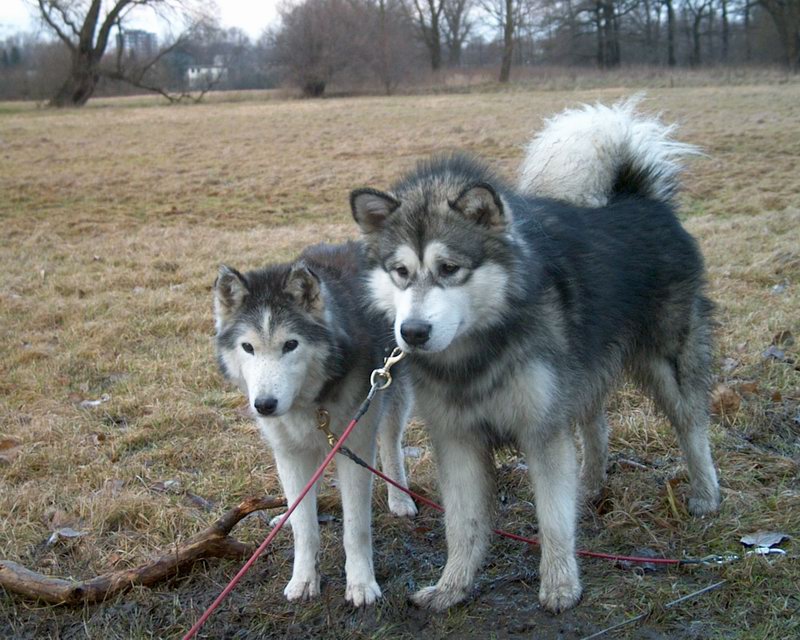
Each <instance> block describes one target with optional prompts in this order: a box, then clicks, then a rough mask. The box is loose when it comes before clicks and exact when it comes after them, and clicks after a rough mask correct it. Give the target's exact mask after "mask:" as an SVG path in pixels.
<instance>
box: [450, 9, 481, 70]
mask: <svg viewBox="0 0 800 640" xmlns="http://www.w3.org/2000/svg"><path fill="white" fill-rule="evenodd" d="M473 6H474V0H445V3H444V26H445V28H444V41H445V44H446V45H447V63H448V64H449V65H450V66H452V67H457V66H459V65H460V64H461V50H462V48H463V46H464V42H465V41H466V39H467V37H468V36H469V33H470V31H471V30H472V20H471V19H470V15H469V14H470V10H471V9H472V8H473Z"/></svg>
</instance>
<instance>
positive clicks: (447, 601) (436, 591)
mask: <svg viewBox="0 0 800 640" xmlns="http://www.w3.org/2000/svg"><path fill="white" fill-rule="evenodd" d="M466 597H467V591H466V590H465V589H441V588H439V587H438V586H433V587H425V588H424V589H420V590H419V591H417V592H416V593H415V594H414V595H412V596H411V602H413V603H414V604H415V605H417V606H418V607H421V608H423V609H431V610H432V611H446V610H447V609H449V608H450V607H452V606H453V605H454V604H458V603H459V602H461V601H462V600H464V599H465V598H466Z"/></svg>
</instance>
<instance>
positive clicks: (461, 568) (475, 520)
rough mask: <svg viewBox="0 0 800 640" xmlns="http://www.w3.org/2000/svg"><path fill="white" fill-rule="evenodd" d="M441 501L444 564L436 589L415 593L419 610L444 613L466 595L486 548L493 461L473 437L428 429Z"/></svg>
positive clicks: (487, 544) (430, 588)
mask: <svg viewBox="0 0 800 640" xmlns="http://www.w3.org/2000/svg"><path fill="white" fill-rule="evenodd" d="M430 434H431V439H432V440H433V445H434V451H435V453H436V458H437V466H438V471H439V487H440V490H441V494H442V499H443V501H444V508H445V512H444V520H445V533H446V536H447V563H446V564H445V567H444V571H442V576H441V578H439V581H438V582H437V583H436V585H434V586H431V587H426V588H424V589H421V590H419V591H417V592H416V593H415V594H414V595H413V596H411V600H412V601H413V602H414V603H415V604H416V605H418V606H420V607H426V608H428V609H433V610H434V611H444V610H445V609H448V608H450V607H452V606H453V605H454V604H456V603H458V602H461V601H462V600H464V599H465V598H466V597H467V596H468V595H469V591H470V588H471V587H472V583H473V581H474V579H475V574H476V573H477V571H478V569H479V568H480V566H481V563H482V562H483V558H484V556H485V555H486V550H487V548H488V546H489V534H490V533H491V526H492V520H493V517H492V516H493V512H492V508H491V499H492V497H493V495H494V482H493V480H494V478H493V470H494V469H493V457H492V453H491V450H490V448H489V447H487V446H486V442H485V441H483V439H482V438H480V437H478V436H477V435H476V434H475V433H462V434H457V433H452V432H451V433H449V434H446V435H444V434H437V433H436V432H435V430H434V429H430Z"/></svg>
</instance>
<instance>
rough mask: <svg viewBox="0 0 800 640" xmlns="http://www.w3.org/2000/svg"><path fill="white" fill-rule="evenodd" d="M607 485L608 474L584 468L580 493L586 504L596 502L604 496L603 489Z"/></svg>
mask: <svg viewBox="0 0 800 640" xmlns="http://www.w3.org/2000/svg"><path fill="white" fill-rule="evenodd" d="M605 485H606V475H605V473H603V474H597V473H590V472H588V471H586V470H584V471H583V472H582V473H581V480H580V485H579V486H580V492H581V493H580V495H581V498H582V499H583V501H584V502H585V503H586V504H594V503H596V502H598V501H599V500H600V498H601V497H602V496H603V489H604V488H605Z"/></svg>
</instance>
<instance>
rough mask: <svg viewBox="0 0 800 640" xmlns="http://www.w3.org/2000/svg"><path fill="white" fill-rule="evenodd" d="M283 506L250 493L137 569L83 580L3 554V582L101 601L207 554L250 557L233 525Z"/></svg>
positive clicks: (64, 598) (24, 590) (64, 599)
mask: <svg viewBox="0 0 800 640" xmlns="http://www.w3.org/2000/svg"><path fill="white" fill-rule="evenodd" d="M285 506H286V500H285V499H284V498H273V497H270V496H265V497H251V498H247V499H246V500H244V501H243V502H241V503H239V504H238V505H237V506H236V507H234V508H233V509H230V510H229V511H228V512H227V513H225V514H223V516H222V517H221V518H219V519H218V520H217V521H216V522H215V523H214V524H212V525H211V526H210V527H208V528H206V529H204V530H203V531H201V532H200V533H198V534H197V535H195V536H192V537H191V538H189V540H187V541H186V542H183V543H178V544H176V545H175V546H174V548H172V549H169V550H167V551H164V552H163V553H161V555H159V556H158V557H157V558H155V559H154V560H151V561H150V562H147V563H146V564H143V565H142V566H140V567H137V568H134V569H122V570H120V571H114V572H112V573H106V574H104V575H101V576H97V577H95V578H91V579H89V580H83V581H80V582H75V581H72V580H64V579H62V578H53V577H51V576H46V575H44V574H41V573H36V572H35V571H31V570H30V569H26V568H25V567H23V566H21V565H19V564H17V563H16V562H11V561H9V560H0V587H4V588H5V589H7V590H8V591H10V592H12V593H17V594H20V595H22V596H26V597H28V598H34V599H36V600H42V601H44V602H48V603H51V604H70V605H75V604H84V603H86V604H91V603H94V602H100V601H102V600H105V599H107V598H110V597H112V596H115V595H117V594H119V593H122V592H124V591H127V590H128V589H130V588H131V587H134V586H136V585H142V586H145V587H148V586H151V585H153V584H156V583H157V582H161V581H162V580H166V579H167V578H173V577H175V576H177V575H178V574H179V573H181V572H182V571H183V570H185V569H186V568H188V567H189V566H191V565H192V564H194V563H195V562H197V561H198V560H202V559H204V558H233V559H237V560H241V559H244V558H247V557H248V556H250V555H251V554H252V553H253V551H254V550H255V547H254V546H253V545H249V544H244V543H242V542H239V541H238V540H236V539H234V538H231V537H230V536H229V534H230V532H231V530H232V529H233V527H234V526H236V524H237V523H238V522H239V521H240V520H242V518H244V517H245V516H247V515H250V514H251V513H253V512H255V511H261V510H263V509H275V508H278V507H285Z"/></svg>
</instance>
